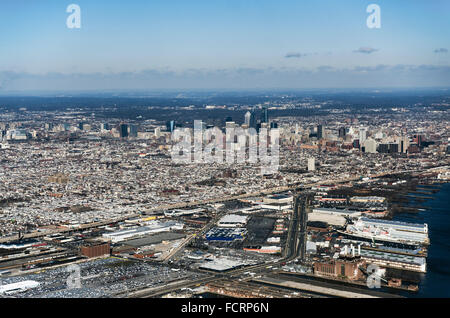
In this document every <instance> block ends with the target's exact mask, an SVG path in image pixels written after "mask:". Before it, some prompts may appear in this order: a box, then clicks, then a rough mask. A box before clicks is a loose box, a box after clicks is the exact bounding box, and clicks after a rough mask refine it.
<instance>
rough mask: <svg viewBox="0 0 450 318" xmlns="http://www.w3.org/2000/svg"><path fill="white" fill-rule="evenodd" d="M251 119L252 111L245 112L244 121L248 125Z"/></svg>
mask: <svg viewBox="0 0 450 318" xmlns="http://www.w3.org/2000/svg"><path fill="white" fill-rule="evenodd" d="M251 119H252V113H250V112H246V113H245V116H244V123H245V124H246V125H247V126H249V127H250V121H251Z"/></svg>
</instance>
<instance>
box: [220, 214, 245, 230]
mask: <svg viewBox="0 0 450 318" xmlns="http://www.w3.org/2000/svg"><path fill="white" fill-rule="evenodd" d="M247 220H248V216H245V215H237V214H227V215H225V216H224V217H222V218H221V219H220V220H219V222H218V223H217V225H218V226H220V227H244V226H245V225H246V224H247Z"/></svg>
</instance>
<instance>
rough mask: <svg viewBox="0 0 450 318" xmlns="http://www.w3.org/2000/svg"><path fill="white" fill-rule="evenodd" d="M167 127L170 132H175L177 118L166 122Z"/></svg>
mask: <svg viewBox="0 0 450 318" xmlns="http://www.w3.org/2000/svg"><path fill="white" fill-rule="evenodd" d="M166 128H167V131H168V132H171V133H172V132H173V131H174V130H175V120H171V121H168V122H167V123H166Z"/></svg>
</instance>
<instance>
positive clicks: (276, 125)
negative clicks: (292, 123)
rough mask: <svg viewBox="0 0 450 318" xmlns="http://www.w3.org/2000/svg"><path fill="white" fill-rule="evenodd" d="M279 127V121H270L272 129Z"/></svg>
mask: <svg viewBox="0 0 450 318" xmlns="http://www.w3.org/2000/svg"><path fill="white" fill-rule="evenodd" d="M277 128H278V123H275V122H271V123H270V129H277Z"/></svg>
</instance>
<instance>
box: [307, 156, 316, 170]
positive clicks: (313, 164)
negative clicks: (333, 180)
mask: <svg viewBox="0 0 450 318" xmlns="http://www.w3.org/2000/svg"><path fill="white" fill-rule="evenodd" d="M315 170H316V160H315V159H314V158H308V171H315Z"/></svg>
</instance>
